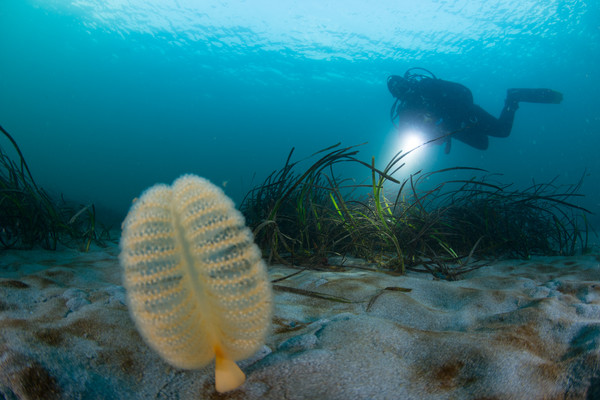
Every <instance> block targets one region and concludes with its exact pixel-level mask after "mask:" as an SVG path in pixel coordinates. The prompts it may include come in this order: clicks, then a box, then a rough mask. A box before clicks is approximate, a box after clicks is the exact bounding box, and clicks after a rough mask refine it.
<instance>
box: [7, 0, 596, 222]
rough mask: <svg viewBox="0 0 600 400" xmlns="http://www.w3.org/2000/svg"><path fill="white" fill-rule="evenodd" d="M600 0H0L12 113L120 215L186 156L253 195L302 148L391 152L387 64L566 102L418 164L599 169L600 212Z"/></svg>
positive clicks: (541, 177) (64, 184) (31, 148)
mask: <svg viewBox="0 0 600 400" xmlns="http://www.w3.org/2000/svg"><path fill="white" fill-rule="evenodd" d="M598 4H599V3H598V2H596V1H581V0H571V1H567V0H543V1H542V0H537V1H534V0H502V1H489V0H486V1H483V0H480V1H469V0H456V1H452V0H445V1H444V0H439V1H434V0H420V1H403V0H396V1H389V0H379V1H354V0H347V1H344V2H342V1H331V0H329V1H328V0H305V1H297V2H296V1H290V0H278V1H275V0H252V1H242V0H239V1H225V0H202V1H200V0H179V1H178V0H170V1H169V0H1V1H0V54H1V57H2V58H1V61H0V124H1V125H2V126H4V128H6V129H7V130H8V131H9V132H11V133H12V135H13V136H14V137H15V138H16V140H17V141H18V143H19V144H20V146H21V149H22V151H23V153H24V154H25V157H26V159H27V161H28V162H29V164H30V168H31V170H32V172H33V174H34V176H35V178H36V180H37V181H38V184H40V185H41V186H43V187H45V188H47V189H48V190H50V191H51V192H52V193H55V194H56V195H58V194H60V193H62V194H64V196H65V197H67V198H69V199H73V200H76V201H79V202H81V203H88V202H94V203H96V204H97V205H98V206H99V207H100V208H102V209H104V210H106V209H109V210H113V211H115V212H116V214H117V215H118V216H122V215H124V213H125V212H126V210H127V209H128V207H129V205H130V203H131V199H133V198H134V197H136V196H138V195H139V193H140V192H141V191H142V190H143V189H144V188H146V187H148V186H150V185H152V184H154V183H156V182H169V183H170V182H172V181H173V180H174V179H175V178H176V177H177V176H179V175H180V174H182V173H185V172H193V173H196V174H198V175H202V176H205V177H207V178H208V179H210V180H212V181H213V182H214V183H217V184H219V185H223V186H224V188H225V191H226V193H227V194H229V195H230V196H231V197H232V198H234V200H235V201H236V202H238V203H239V202H240V200H241V198H242V197H243V195H244V193H245V192H246V191H247V190H248V189H250V188H251V187H252V186H253V185H255V184H257V183H259V182H260V181H262V179H264V178H265V177H266V175H267V174H268V173H270V172H271V171H273V170H275V169H278V168H280V167H281V166H282V164H283V162H284V161H285V158H286V157H287V154H288V152H289V150H290V149H291V148H292V147H296V154H297V156H298V157H299V158H300V157H304V156H307V155H309V154H311V153H312V152H314V151H316V150H319V149H321V148H323V147H326V146H329V145H331V144H334V143H337V142H339V141H341V142H342V143H343V144H344V145H353V144H358V143H363V142H368V144H367V145H364V146H362V148H361V153H360V155H361V156H360V157H361V158H362V159H364V160H365V161H368V162H370V159H371V156H375V157H376V160H377V164H378V165H380V166H382V165H384V164H385V163H386V162H387V161H388V158H389V157H390V155H391V154H393V152H394V151H396V150H397V149H398V146H399V144H398V143H397V138H398V133H397V132H395V131H394V129H393V126H392V124H391V122H390V120H389V109H390V106H391V104H392V102H393V99H392V97H391V95H390V94H389V93H388V91H387V87H386V77H387V76H388V75H390V74H403V73H404V71H405V70H406V69H407V68H410V67H413V66H420V67H425V68H428V69H430V70H432V71H433V72H434V73H435V74H436V75H437V76H438V77H440V78H443V79H446V80H452V81H456V82H460V83H462V84H464V85H466V86H468V87H469V88H470V89H471V90H472V92H473V95H474V97H475V102H476V103H478V104H479V105H481V106H482V107H483V108H485V109H486V110H488V111H489V112H490V113H492V114H493V115H496V116H497V115H499V113H500V110H501V108H502V106H503V102H504V97H505V93H506V89H507V88H509V87H550V88H552V89H555V90H559V91H561V92H563V93H564V101H563V103H562V104H560V105H540V104H524V103H523V104H521V107H520V109H519V110H518V112H517V116H516V120H515V124H514V128H513V131H512V134H511V136H510V137H509V138H505V139H499V138H493V139H491V144H490V148H489V149H488V150H487V151H480V150H475V149H472V148H470V147H468V146H466V145H463V144H461V143H459V142H456V141H454V142H453V149H452V152H451V153H450V154H449V155H446V154H444V152H443V147H441V146H431V147H428V148H426V149H422V150H419V152H420V153H417V152H415V154H414V157H413V158H412V159H408V158H407V160H408V163H407V165H406V166H405V167H404V171H406V173H408V172H414V171H416V170H418V169H421V168H424V169H425V170H434V169H439V168H445V167H451V166H457V165H468V166H475V167H481V168H485V169H486V170H489V171H490V172H495V173H501V174H503V175H504V176H503V178H502V180H503V181H504V182H515V183H516V184H517V185H520V186H527V185H529V184H530V183H531V182H532V180H535V181H536V182H543V181H548V180H550V179H552V178H554V177H555V176H559V182H561V183H574V182H577V181H578V180H579V178H580V177H581V176H582V175H583V174H584V173H585V174H587V176H586V178H585V181H584V186H583V189H582V192H583V193H584V194H586V198H585V199H583V200H581V201H580V204H581V205H584V206H586V207H588V208H590V209H591V210H592V211H595V212H596V213H599V212H600V198H599V196H598V194H599V193H600V181H599V179H598V177H599V176H600V157H599V156H598V149H600V90H599V89H600V6H599V5H598ZM0 140H2V141H0V144H1V145H2V146H3V147H5V146H7V145H8V144H7V142H5V141H4V139H0ZM365 172H366V171H365ZM348 174H356V175H357V176H355V178H356V179H357V180H361V179H362V178H366V177H368V174H367V175H366V176H364V177H363V176H358V175H360V173H359V172H356V171H348Z"/></svg>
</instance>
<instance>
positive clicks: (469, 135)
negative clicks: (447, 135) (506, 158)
mask: <svg viewBox="0 0 600 400" xmlns="http://www.w3.org/2000/svg"><path fill="white" fill-rule="evenodd" d="M451 138H452V139H456V140H460V141H461V142H463V143H465V144H468V145H469V146H471V147H475V148H476V149H479V150H486V149H487V148H488V144H489V140H488V137H487V135H485V134H482V133H481V132H480V131H478V130H477V129H476V128H475V127H467V128H465V129H463V130H461V131H458V132H456V133H453V134H452V136H451ZM449 151H450V149H449V148H448V152H449Z"/></svg>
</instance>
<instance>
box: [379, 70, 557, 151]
mask: <svg viewBox="0 0 600 400" xmlns="http://www.w3.org/2000/svg"><path fill="white" fill-rule="evenodd" d="M415 71H424V73H420V72H415ZM387 85H388V89H389V91H390V93H391V94H392V95H393V96H394V97H395V98H396V101H395V102H394V104H393V105H392V109H391V111H390V115H391V118H392V122H393V123H394V125H396V127H398V128H399V129H401V130H404V129H416V130H418V131H420V132H422V133H423V134H425V135H426V136H427V139H428V141H435V140H438V139H439V143H440V144H441V143H445V144H446V147H445V153H446V154H448V153H449V152H450V140H451V138H454V139H456V140H460V141H461V142H463V143H466V144H468V145H469V146H472V147H475V148H476V149H480V150H485V149H487V147H488V136H493V137H507V136H508V135H510V131H511V129H512V125H513V120H514V118H515V111H517V109H518V108H519V102H527V103H546V104H559V103H560V102H561V101H562V98H563V95H562V93H560V92H556V91H554V90H551V89H508V90H507V95H506V100H505V102H504V108H503V109H502V112H501V113H500V117H499V118H496V117H494V116H492V115H491V114H489V113H488V112H487V111H485V110H484V109H483V108H481V107H479V106H478V105H477V104H474V103H473V94H472V93H471V91H470V90H469V89H468V88H467V87H465V86H463V85H461V84H459V83H455V82H449V81H445V80H442V79H438V78H437V77H436V76H435V75H434V74H433V73H431V72H430V71H428V70H426V69H424V68H410V69H409V70H407V71H406V73H405V74H404V76H403V77H402V76H398V75H392V76H390V77H388V80H387ZM396 121H397V122H396Z"/></svg>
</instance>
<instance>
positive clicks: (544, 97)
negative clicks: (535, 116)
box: [506, 89, 563, 104]
mask: <svg viewBox="0 0 600 400" xmlns="http://www.w3.org/2000/svg"><path fill="white" fill-rule="evenodd" d="M562 99H563V95H562V93H560V92H557V91H555V90H552V89H508V90H507V91H506V100H507V101H509V102H520V101H523V102H526V103H544V104H559V103H560V102H561V101H562Z"/></svg>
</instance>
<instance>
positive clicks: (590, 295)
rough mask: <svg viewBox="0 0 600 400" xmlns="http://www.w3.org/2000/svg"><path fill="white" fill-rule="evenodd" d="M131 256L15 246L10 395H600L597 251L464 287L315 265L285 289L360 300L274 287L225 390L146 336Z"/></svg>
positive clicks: (4, 311) (5, 266)
mask: <svg viewBox="0 0 600 400" xmlns="http://www.w3.org/2000/svg"><path fill="white" fill-rule="evenodd" d="M117 255H118V247H117V245H115V244H112V245H111V246H110V247H108V248H105V249H101V248H94V249H92V251H90V252H89V253H81V252H78V251H75V250H71V249H61V250H58V251H43V250H30V251H17V250H7V251H1V252H0V399H3V400H4V399H6V400H12V399H220V398H223V399H344V400H347V399H598V398H600V255H598V253H596V254H591V255H582V256H576V257H536V258H532V259H531V260H527V261H522V260H503V261H497V262H494V263H492V264H491V265H489V266H486V267H483V268H481V269H479V270H476V271H474V272H471V273H469V274H468V275H466V276H465V277H464V279H463V280H459V281H455V282H448V281H436V280H433V278H432V277H431V276H429V275H425V274H417V273H408V274H407V275H405V276H394V275H391V274H387V273H383V272H372V271H366V270H362V269H358V268H354V267H352V265H353V262H352V261H348V262H347V263H346V266H345V267H344V268H338V270H337V271H332V270H329V271H328V270H321V271H314V270H313V271H304V272H302V273H300V274H299V275H296V276H295V277H293V278H291V279H287V280H284V281H282V282H279V283H278V284H280V285H285V286H289V287H295V288H301V289H305V290H310V291H314V292H319V293H323V294H328V295H332V296H338V297H343V298H345V299H348V300H351V301H352V302H349V303H341V302H336V301H331V300H327V299H320V298H315V297H309V296H304V295H299V294H294V293H289V292H285V291H280V290H276V291H274V294H275V311H274V317H273V327H272V330H271V333H270V334H269V336H268V338H267V342H266V344H265V346H264V347H263V349H262V350H261V351H259V352H258V353H257V354H256V355H255V356H254V357H253V358H252V359H250V360H246V361H242V362H240V363H239V364H240V366H241V367H242V369H243V370H244V371H245V373H246V374H247V377H248V378H247V381H246V383H245V384H244V385H243V386H242V387H241V388H240V389H238V390H235V391H232V392H229V393H226V394H218V393H216V392H215V390H214V374H213V368H214V366H212V365H210V366H208V367H206V368H204V369H202V370H196V371H185V370H178V369H175V368H172V367H170V366H169V365H167V364H166V363H164V362H163V361H162V360H161V359H160V358H159V357H158V356H157V355H156V354H155V353H154V352H153V351H152V350H151V349H150V348H148V346H147V345H146V344H145V343H144V341H143V340H142V339H141V337H140V336H139V334H138V333H137V331H136V329H135V326H134V324H133V322H132V320H131V319H130V316H129V313H128V310H127V306H126V304H127V303H126V296H125V290H124V288H123V286H122V283H121V275H120V272H121V271H120V266H119V264H118V260H117ZM336 262H339V259H338V260H330V263H332V264H335V263H336ZM354 262H357V261H354ZM293 271H294V269H292V268H289V267H284V266H273V267H271V268H270V274H271V277H272V278H273V279H276V278H279V277H283V276H285V275H287V274H289V273H291V272H293ZM386 288H396V289H386Z"/></svg>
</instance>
